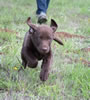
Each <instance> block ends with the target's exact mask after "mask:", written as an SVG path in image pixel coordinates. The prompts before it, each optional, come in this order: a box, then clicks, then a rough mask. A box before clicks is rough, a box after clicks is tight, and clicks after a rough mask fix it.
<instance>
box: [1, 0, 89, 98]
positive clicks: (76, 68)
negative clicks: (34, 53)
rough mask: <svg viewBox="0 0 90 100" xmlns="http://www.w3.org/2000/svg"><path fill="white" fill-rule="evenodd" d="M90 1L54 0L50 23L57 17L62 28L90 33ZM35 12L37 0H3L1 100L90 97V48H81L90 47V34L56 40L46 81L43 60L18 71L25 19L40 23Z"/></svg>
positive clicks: (78, 32)
mask: <svg viewBox="0 0 90 100" xmlns="http://www.w3.org/2000/svg"><path fill="white" fill-rule="evenodd" d="M89 5H90V1H89V0H55V1H52V0H51V2H50V5H49V9H48V12H47V16H48V22H47V24H50V20H51V18H54V19H55V21H56V22H57V23H58V30H57V31H58V32H60V31H64V32H68V33H71V34H77V35H83V36H86V37H90V15H89V13H90V7H89ZM35 12H36V2H35V1H34V0H26V1H25V0H7V1H6V0H0V100H6V99H9V100H10V99H11V100H18V99H20V100H89V97H90V68H89V67H88V66H90V65H89V64H86V63H85V64H84V63H83V59H84V60H86V61H88V62H90V52H85V51H82V50H81V49H82V48H87V47H89V48H90V46H89V43H90V38H88V39H80V38H72V39H69V38H62V40H63V42H64V47H62V46H59V45H58V44H57V43H55V42H53V44H52V49H53V65H52V69H51V73H50V76H49V79H48V80H47V81H46V82H45V83H42V82H41V81H40V79H39V74H40V69H41V68H40V65H41V62H40V63H39V65H38V67H37V68H36V69H30V68H27V69H25V70H24V72H23V71H21V72H19V73H18V71H17V70H18V69H19V67H20V66H21V57H20V52H21V47H22V43H23V39H24V35H25V33H26V32H27V30H28V26H27V25H26V23H25V21H26V19H27V17H28V16H31V17H32V22H33V23H35V24H36V23H37V17H36V15H35ZM2 29H4V30H2ZM6 29H8V30H6ZM5 30H6V31H5ZM18 59H19V60H18Z"/></svg>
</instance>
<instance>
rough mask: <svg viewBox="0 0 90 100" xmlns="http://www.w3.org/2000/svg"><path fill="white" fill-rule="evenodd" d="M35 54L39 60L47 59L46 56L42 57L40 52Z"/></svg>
mask: <svg viewBox="0 0 90 100" xmlns="http://www.w3.org/2000/svg"><path fill="white" fill-rule="evenodd" d="M33 54H34V56H35V57H36V58H37V59H38V60H42V59H43V58H44V57H45V55H42V54H40V53H39V52H34V53H33Z"/></svg>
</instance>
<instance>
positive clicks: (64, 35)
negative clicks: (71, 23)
mask: <svg viewBox="0 0 90 100" xmlns="http://www.w3.org/2000/svg"><path fill="white" fill-rule="evenodd" d="M56 36H59V37H60V38H81V39H83V38H84V39H85V38H87V37H85V36H82V35H76V34H70V33H67V32H56Z"/></svg>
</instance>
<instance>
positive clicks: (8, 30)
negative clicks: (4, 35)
mask: <svg viewBox="0 0 90 100" xmlns="http://www.w3.org/2000/svg"><path fill="white" fill-rule="evenodd" d="M0 32H8V33H16V34H18V32H16V31H14V30H10V29H6V28H4V29H2V28H0Z"/></svg>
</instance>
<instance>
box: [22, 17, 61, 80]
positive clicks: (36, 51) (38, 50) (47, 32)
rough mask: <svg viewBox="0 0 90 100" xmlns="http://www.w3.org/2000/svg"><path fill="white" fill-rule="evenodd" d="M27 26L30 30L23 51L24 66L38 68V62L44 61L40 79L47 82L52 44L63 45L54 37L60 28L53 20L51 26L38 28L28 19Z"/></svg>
mask: <svg viewBox="0 0 90 100" xmlns="http://www.w3.org/2000/svg"><path fill="white" fill-rule="evenodd" d="M27 24H28V26H29V27H30V29H29V31H28V32H27V33H26V35H25V38H24V42H23V46H22V50H21V58H22V65H23V66H24V68H26V66H28V67H30V68H36V67H37V64H38V61H39V60H42V65H41V72H40V79H41V81H46V80H47V79H48V76H49V70H50V64H51V62H52V50H51V43H52V41H53V40H55V41H56V42H58V43H59V44H61V45H63V43H62V41H60V40H59V39H57V38H55V37H54V33H55V31H56V29H57V27H58V26H57V24H56V22H55V21H54V20H53V19H51V25H50V26H48V25H39V26H36V25H35V24H32V23H31V18H30V17H29V18H28V19H27Z"/></svg>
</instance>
